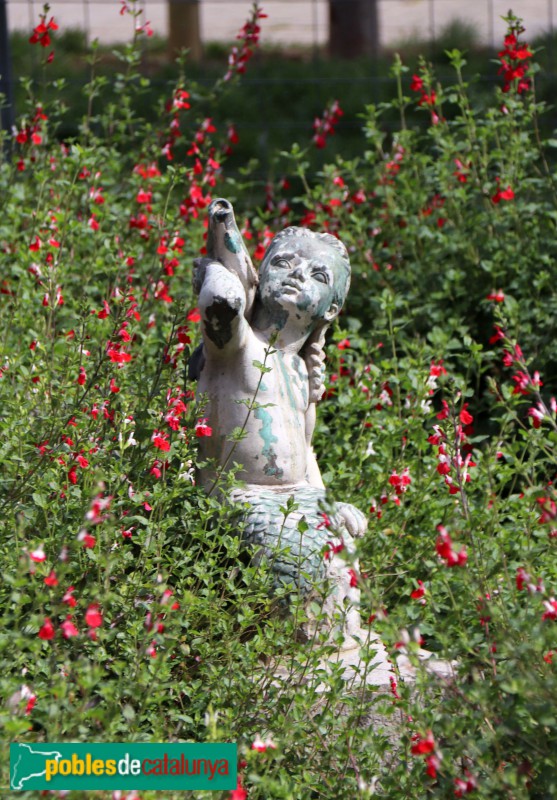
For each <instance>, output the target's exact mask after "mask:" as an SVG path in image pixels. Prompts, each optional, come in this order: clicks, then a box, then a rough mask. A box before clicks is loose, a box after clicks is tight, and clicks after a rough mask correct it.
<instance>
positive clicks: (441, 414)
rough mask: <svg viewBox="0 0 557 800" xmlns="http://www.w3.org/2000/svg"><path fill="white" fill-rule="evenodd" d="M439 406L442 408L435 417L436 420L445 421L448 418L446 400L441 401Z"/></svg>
mask: <svg viewBox="0 0 557 800" xmlns="http://www.w3.org/2000/svg"><path fill="white" fill-rule="evenodd" d="M441 405H442V406H443V408H442V409H441V411H440V412H439V413H438V414H436V415H435V416H436V417H437V419H438V420H441V421H443V420H444V419H447V417H448V416H449V404H448V403H447V401H446V400H441Z"/></svg>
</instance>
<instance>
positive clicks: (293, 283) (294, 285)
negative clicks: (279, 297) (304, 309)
mask: <svg viewBox="0 0 557 800" xmlns="http://www.w3.org/2000/svg"><path fill="white" fill-rule="evenodd" d="M282 285H283V287H284V288H285V289H295V290H296V291H297V292H301V291H302V288H303V287H302V284H301V283H297V282H296V281H284V283H283V284H282Z"/></svg>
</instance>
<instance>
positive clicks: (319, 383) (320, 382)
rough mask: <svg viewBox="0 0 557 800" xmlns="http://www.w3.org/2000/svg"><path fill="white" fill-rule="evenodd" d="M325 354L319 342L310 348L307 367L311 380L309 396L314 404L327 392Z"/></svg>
mask: <svg viewBox="0 0 557 800" xmlns="http://www.w3.org/2000/svg"><path fill="white" fill-rule="evenodd" d="M324 359H325V352H324V350H323V348H322V347H321V345H320V344H319V343H318V342H315V343H314V344H312V345H311V347H310V348H309V352H308V355H307V357H306V367H307V371H308V378H309V396H310V398H312V399H313V402H315V401H316V400H320V399H321V397H322V395H323V392H324V391H325V365H324V364H323V361H324Z"/></svg>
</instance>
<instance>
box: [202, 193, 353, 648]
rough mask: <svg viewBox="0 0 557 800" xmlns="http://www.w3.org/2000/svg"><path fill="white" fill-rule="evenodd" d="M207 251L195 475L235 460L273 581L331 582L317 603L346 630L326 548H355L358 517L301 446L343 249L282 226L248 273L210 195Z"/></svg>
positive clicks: (226, 206)
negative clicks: (204, 422)
mask: <svg viewBox="0 0 557 800" xmlns="http://www.w3.org/2000/svg"><path fill="white" fill-rule="evenodd" d="M207 252H208V257H207V258H200V259H197V260H196V262H195V269H194V288H195V290H196V292H197V293H198V294H199V310H200V313H201V317H202V331H203V349H202V352H198V353H197V354H194V358H193V372H194V375H195V373H197V375H195V377H198V394H199V395H200V396H201V397H203V398H205V399H206V402H207V405H206V408H205V412H204V413H205V414H206V416H207V419H208V423H209V425H210V426H211V427H212V430H213V434H212V436H211V437H204V438H203V439H201V440H200V458H201V461H202V463H203V462H208V463H209V464H210V465H211V466H210V467H207V468H205V469H203V470H201V472H200V476H199V478H200V481H201V483H202V485H203V486H204V488H205V489H206V490H207V491H209V492H210V491H213V490H214V489H215V488H216V487H217V484H218V483H219V480H220V478H221V477H222V475H223V473H224V472H225V471H226V470H227V469H228V468H231V467H232V466H233V464H236V465H238V464H239V465H241V467H240V469H237V471H236V473H235V474H236V477H237V478H239V479H241V480H242V481H245V484H246V485H245V488H240V489H236V490H234V491H233V492H232V493H231V499H232V500H233V501H235V502H236V503H243V504H244V508H245V510H244V511H243V517H244V523H245V533H244V537H245V538H246V539H247V541H248V542H250V543H252V544H255V545H258V546H259V552H260V554H262V555H264V556H268V555H270V554H271V553H273V555H272V570H273V574H274V576H275V581H276V583H278V584H280V583H282V584H293V585H294V586H295V587H297V589H298V590H299V591H300V592H302V593H305V594H307V593H309V592H310V590H311V586H312V585H313V584H315V582H319V581H320V582H321V583H323V581H324V580H325V579H327V580H328V581H330V584H331V591H330V596H329V599H328V600H327V601H326V603H325V612H326V613H327V614H328V615H329V617H330V618H331V619H332V617H333V616H334V612H335V611H340V612H341V616H342V619H343V627H344V631H345V633H346V634H347V635H348V636H350V635H351V634H352V633H356V632H358V631H359V629H360V624H359V612H358V601H359V592H358V589H357V587H356V586H354V585H351V584H354V583H355V579H354V573H353V572H350V569H349V568H350V564H349V563H347V562H346V560H345V559H344V558H341V557H339V556H338V555H337V554H336V552H335V551H340V550H341V549H344V548H345V549H346V551H347V552H348V553H350V552H351V551H353V540H354V538H355V537H358V536H361V535H362V534H363V533H364V532H365V530H366V527H367V521H366V519H365V517H364V516H363V514H362V513H361V512H360V511H359V510H358V509H357V508H355V507H354V506H352V505H350V504H348V503H342V502H332V501H330V500H329V499H328V496H327V492H326V490H325V487H324V485H323V481H322V478H321V474H320V472H319V467H318V465H317V461H316V458H315V454H314V452H313V449H312V446H311V440H312V435H313V430H314V426H315V403H316V401H317V400H318V399H319V398H320V397H321V395H322V393H323V368H322V362H323V358H324V353H323V343H324V337H325V331H326V329H327V327H328V325H329V324H330V323H331V322H332V321H333V320H334V318H335V317H336V316H337V315H338V313H339V311H340V309H341V307H342V304H343V303H344V300H345V298H346V294H347V291H348V287H349V284H350V262H349V258H348V253H347V250H346V248H345V247H344V245H343V244H342V243H341V242H340V241H339V240H338V239H337V238H336V237H334V236H332V235H331V234H327V233H314V232H313V231H310V230H308V229H305V228H294V227H290V228H287V229H286V230H284V231H282V232H280V233H278V234H277V235H276V236H275V237H274V239H273V240H272V242H271V244H270V245H269V247H268V249H267V252H266V253H265V256H264V258H263V261H262V263H261V268H260V270H259V276H258V275H257V273H256V271H255V270H254V268H253V266H252V263H251V260H250V257H249V254H248V252H247V250H246V248H245V245H244V242H243V240H242V237H241V235H240V232H239V230H238V227H237V225H236V222H235V219H234V212H233V209H232V206H231V204H230V203H229V202H228V201H226V200H222V199H219V200H214V201H213V202H212V203H211V205H210V206H209V232H208V243H207ZM289 498H292V499H291V500H290V506H289V505H288V504H289ZM287 507H289V508H291V507H293V510H292V511H290V513H287V514H285V512H284V509H285V508H287ZM281 509H282V510H281ZM302 518H303V521H302V523H301V524H300V521H301V520H302ZM304 523H305V524H304ZM305 525H307V529H306V530H303V529H304V528H305ZM328 543H329V545H328ZM331 544H332V547H331ZM328 547H329V552H327V553H326V556H324V552H326V551H327V549H328ZM277 548H278V550H279V554H278V555H277Z"/></svg>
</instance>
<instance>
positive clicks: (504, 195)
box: [491, 186, 514, 205]
mask: <svg viewBox="0 0 557 800" xmlns="http://www.w3.org/2000/svg"><path fill="white" fill-rule="evenodd" d="M501 200H514V192H513V190H512V189H511V187H510V186H507V188H506V189H504V190H503V191H501V190H500V189H497V191H496V192H495V194H494V195H493V197H492V198H491V202H492V203H495V205H497V203H499V202H501Z"/></svg>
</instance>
